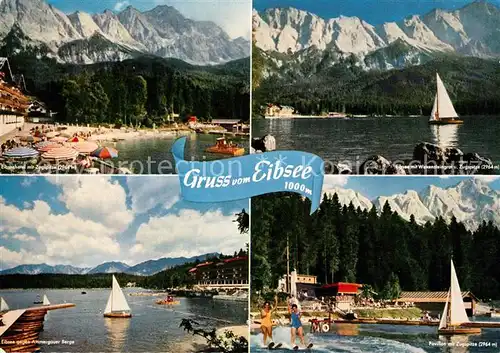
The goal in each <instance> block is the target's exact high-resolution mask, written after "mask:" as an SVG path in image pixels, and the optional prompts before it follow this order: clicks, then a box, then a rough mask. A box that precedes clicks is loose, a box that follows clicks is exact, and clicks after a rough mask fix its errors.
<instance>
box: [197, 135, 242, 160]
mask: <svg viewBox="0 0 500 353" xmlns="http://www.w3.org/2000/svg"><path fill="white" fill-rule="evenodd" d="M205 151H206V152H210V153H220V154H229V155H231V156H241V155H243V154H245V149H244V148H243V147H239V146H238V145H237V144H235V143H233V142H228V141H226V138H225V137H219V138H218V139H217V140H216V141H215V145H213V146H210V147H208V148H207V149H206V150H205Z"/></svg>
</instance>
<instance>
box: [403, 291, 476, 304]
mask: <svg viewBox="0 0 500 353" xmlns="http://www.w3.org/2000/svg"><path fill="white" fill-rule="evenodd" d="M447 297H448V292H447V291H442V292H430V291H428V292H401V295H400V297H399V299H398V301H400V302H413V303H444V302H446V298H447ZM465 297H472V298H473V299H474V300H475V301H479V299H478V298H477V297H476V296H475V295H474V294H472V292H469V291H467V292H462V298H465Z"/></svg>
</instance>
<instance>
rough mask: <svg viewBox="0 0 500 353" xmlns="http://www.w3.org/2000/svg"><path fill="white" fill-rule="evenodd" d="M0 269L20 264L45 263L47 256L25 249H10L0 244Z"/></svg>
mask: <svg viewBox="0 0 500 353" xmlns="http://www.w3.org/2000/svg"><path fill="white" fill-rule="evenodd" d="M0 259H2V261H1V262H0V270H4V269H7V268H11V267H15V266H18V265H22V264H37V263H46V262H47V260H48V259H47V257H46V256H44V255H43V254H35V253H32V252H29V251H26V250H20V251H12V250H9V249H7V248H6V247H4V246H0Z"/></svg>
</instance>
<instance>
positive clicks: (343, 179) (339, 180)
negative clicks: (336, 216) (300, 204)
mask: <svg viewBox="0 0 500 353" xmlns="http://www.w3.org/2000/svg"><path fill="white" fill-rule="evenodd" d="M348 181H349V176H347V175H325V179H324V181H323V191H324V190H329V189H333V188H335V187H337V186H340V187H343V186H346V185H347V182H348Z"/></svg>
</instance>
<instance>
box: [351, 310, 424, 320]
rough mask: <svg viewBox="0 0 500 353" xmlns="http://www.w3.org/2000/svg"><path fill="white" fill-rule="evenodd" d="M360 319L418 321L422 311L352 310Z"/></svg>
mask: <svg viewBox="0 0 500 353" xmlns="http://www.w3.org/2000/svg"><path fill="white" fill-rule="evenodd" d="M354 312H355V313H356V314H358V316H359V317H360V318H370V319H381V318H390V319H419V318H420V317H421V316H422V310H420V309H419V308H407V309H403V308H401V309H357V310H354Z"/></svg>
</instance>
